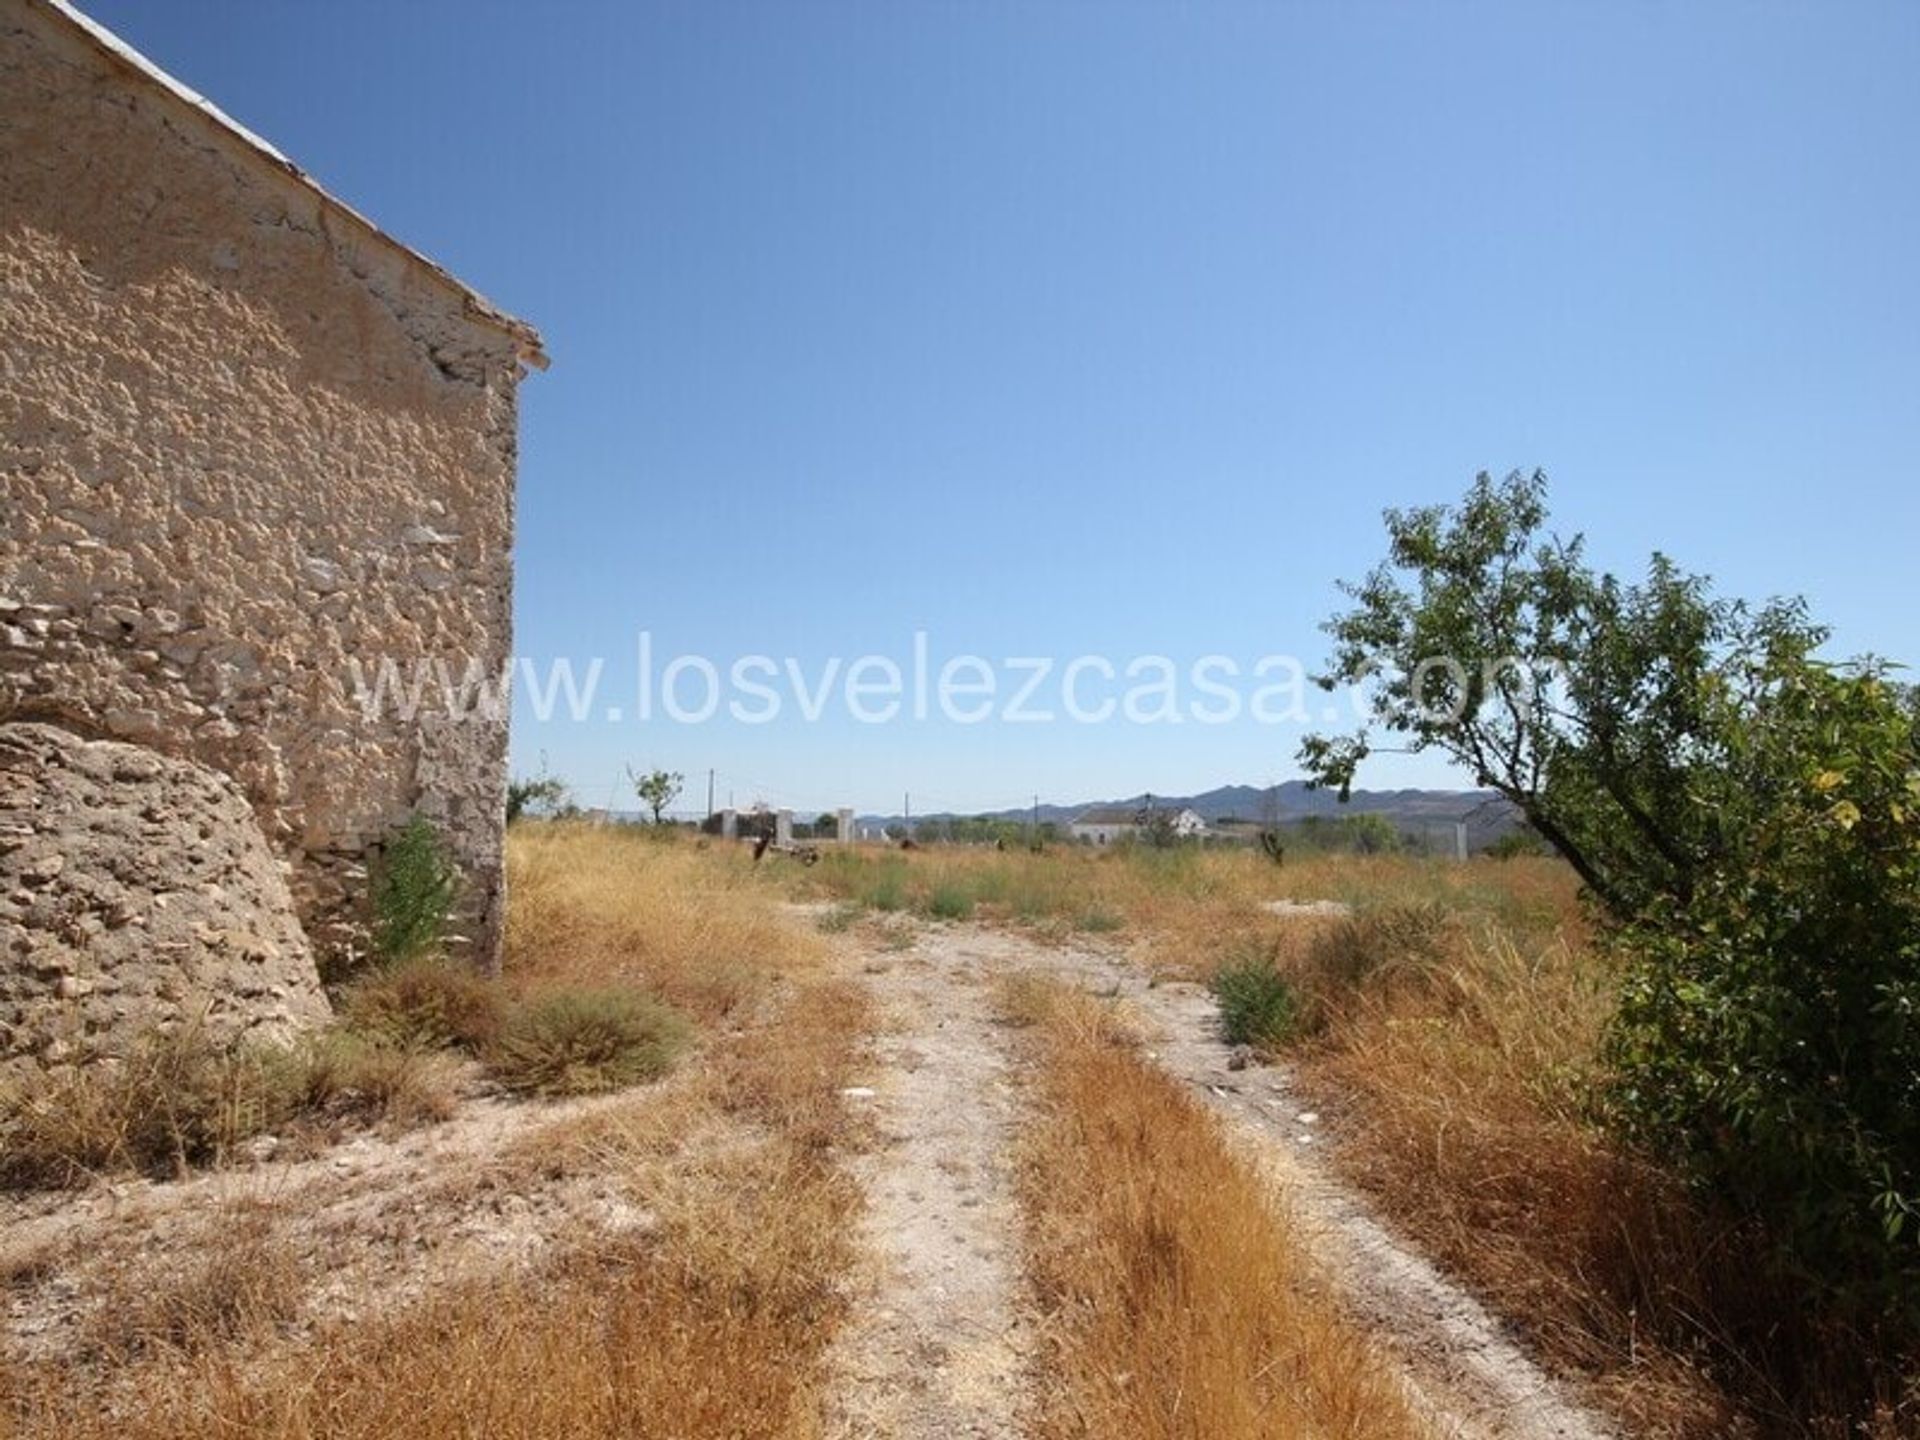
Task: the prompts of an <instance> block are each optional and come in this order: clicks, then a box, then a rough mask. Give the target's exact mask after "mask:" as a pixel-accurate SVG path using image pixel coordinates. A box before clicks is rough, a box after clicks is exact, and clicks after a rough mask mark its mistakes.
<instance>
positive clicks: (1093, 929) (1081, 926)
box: [1073, 905, 1127, 935]
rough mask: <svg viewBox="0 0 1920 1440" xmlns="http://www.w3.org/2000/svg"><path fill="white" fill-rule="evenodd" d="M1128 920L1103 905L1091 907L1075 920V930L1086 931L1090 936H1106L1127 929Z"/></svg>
mask: <svg viewBox="0 0 1920 1440" xmlns="http://www.w3.org/2000/svg"><path fill="white" fill-rule="evenodd" d="M1126 923H1127V922H1126V919H1125V917H1123V916H1122V915H1121V914H1120V913H1119V912H1118V911H1116V910H1109V909H1107V908H1106V907H1105V906H1102V905H1090V906H1088V907H1087V908H1086V909H1085V910H1082V911H1081V912H1080V914H1079V915H1078V916H1076V917H1075V918H1074V922H1073V928H1074V929H1076V930H1085V931H1087V932H1088V933H1090V934H1095V935H1104V934H1109V933H1111V932H1112V931H1115V930H1120V929H1123V928H1125V926H1126Z"/></svg>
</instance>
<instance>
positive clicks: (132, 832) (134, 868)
mask: <svg viewBox="0 0 1920 1440" xmlns="http://www.w3.org/2000/svg"><path fill="white" fill-rule="evenodd" d="M281 865H282V862H281V861H279V860H277V859H275V858H274V856H273V854H272V853H271V852H270V851H269V850H268V848H267V844H266V841H265V839H264V837H262V835H261V834H260V831H259V828H258V827H257V826H256V825H255V824H254V820H253V813H252V810H251V808H250V807H249V806H248V804H247V802H246V798H245V797H244V796H243V795H241V793H240V789H239V786H238V785H237V784H236V783H235V782H234V781H233V779H232V778H231V777H229V776H226V775H223V774H221V773H220V772H219V771H217V770H213V769H209V768H208V767H206V766H203V765H195V764H193V763H192V762H191V761H187V760H177V759H171V758H169V757H167V756H163V755H158V754H156V753H154V752H153V751H151V750H146V749H142V748H141V747H140V746H137V745H124V744H121V743H119V742H117V741H108V740H97V741H87V740H83V739H81V738H80V737H79V736H76V735H73V734H71V733H69V732H67V731H65V730H61V729H59V728H58V727H56V726H52V725H8V724H0V1077H4V1076H5V1075H6V1073H7V1072H8V1070H9V1068H10V1067H14V1066H18V1065H20V1064H23V1063H27V1062H33V1063H38V1064H42V1065H57V1064H64V1063H69V1062H83V1061H87V1060H90V1059H95V1058H101V1057H121V1056H125V1055H127V1054H128V1053H130V1051H131V1050H132V1048H133V1046H135V1045H136V1044H138V1043H139V1042H140V1040H141V1039H142V1038H143V1037H144V1036H146V1035H148V1034H150V1033H151V1032H153V1031H155V1030H161V1031H165V1030H170V1029H177V1028H179V1027H182V1026H197V1027H199V1028H201V1030H202V1031H203V1032H204V1033H205V1034H206V1035H207V1036H208V1038H210V1039H212V1040H213V1041H215V1042H216V1043H226V1042H230V1041H233V1040H238V1039H243V1038H246V1039H253V1038H269V1039H285V1038H288V1037H290V1036H291V1035H292V1034H293V1033H294V1032H296V1031H298V1030H300V1029H302V1028H305V1027H307V1026H310V1025H315V1024H318V1023H320V1022H321V1021H324V1020H325V1019H326V1018H327V1015H328V1013H329V1012H328V1006H327V998H326V995H325V994H324V993H323V992H322V991H321V988H320V976H319V973H318V971H316V969H315V968H314V963H313V951H312V948H311V947H310V946H309V945H308V943H307V937H306V935H305V934H304V933H303V932H302V930H301V927H300V923H299V921H298V919H297V918H296V917H295V915H294V912H293V903H292V898H291V897H290V896H289V894H288V892H287V883H286V880H285V878H284V877H283V876H282V875H281Z"/></svg>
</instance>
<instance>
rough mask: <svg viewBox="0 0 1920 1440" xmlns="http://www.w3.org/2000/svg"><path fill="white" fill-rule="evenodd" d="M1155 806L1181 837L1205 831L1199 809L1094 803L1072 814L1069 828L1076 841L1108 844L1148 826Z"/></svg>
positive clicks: (1130, 835)
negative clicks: (1148, 820)
mask: <svg viewBox="0 0 1920 1440" xmlns="http://www.w3.org/2000/svg"><path fill="white" fill-rule="evenodd" d="M1155 809H1159V810H1160V813H1161V814H1163V815H1166V816H1167V817H1168V818H1169V819H1170V820H1171V822H1172V824H1173V833H1174V834H1175V835H1178V836H1180V837H1181V838H1183V839H1184V838H1186V837H1187V836H1190V835H1204V834H1206V833H1207V822H1206V821H1205V820H1203V819H1201V818H1200V816H1199V813H1198V812H1196V811H1194V810H1190V809H1188V808H1187V807H1185V806H1182V807H1181V808H1180V809H1178V810H1173V809H1165V808H1161V807H1154V806H1147V805H1096V806H1094V807H1093V808H1092V809H1091V810H1082V811H1081V812H1080V813H1079V814H1078V815H1076V816H1074V817H1073V821H1072V823H1071V825H1070V826H1069V827H1068V828H1069V829H1070V831H1071V832H1072V834H1073V838H1074V839H1076V840H1084V841H1086V842H1087V843H1088V844H1090V845H1111V844H1113V842H1114V841H1116V840H1125V839H1128V838H1130V837H1132V836H1134V835H1137V834H1139V833H1140V831H1141V830H1143V829H1144V828H1145V827H1146V825H1147V817H1148V816H1149V815H1150V814H1152V813H1153V811H1154V810H1155Z"/></svg>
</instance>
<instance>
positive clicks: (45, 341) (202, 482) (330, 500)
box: [0, 0, 519, 962]
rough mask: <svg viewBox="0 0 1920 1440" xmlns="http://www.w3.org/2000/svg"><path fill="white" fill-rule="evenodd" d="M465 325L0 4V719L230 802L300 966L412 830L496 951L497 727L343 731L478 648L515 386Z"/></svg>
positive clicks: (498, 355) (436, 283)
mask: <svg viewBox="0 0 1920 1440" xmlns="http://www.w3.org/2000/svg"><path fill="white" fill-rule="evenodd" d="M463 301H464V297H463V295H462V293H461V292H460V291H459V290H458V289H457V287H455V286H453V285H450V284H449V283H447V282H446V280H445V279H444V278H440V277H436V276H435V275H434V274H433V272H432V271H431V270H430V269H428V267H426V266H424V265H423V264H421V263H420V262H418V261H417V260H412V259H410V258H409V257H407V256H406V255H405V254H404V253H402V252H400V251H398V250H397V249H396V248H395V247H393V246H391V245H388V244H385V243H383V242H382V241H380V239H379V238H378V237H377V236H374V235H371V234H369V233H368V232H367V231H366V230H365V228H364V227H362V226H359V225H356V224H354V223H351V222H350V220H349V219H347V218H343V217H342V216H341V215H340V213H339V212H338V211H337V210H333V209H330V208H329V207H328V206H327V205H326V203H325V201H324V200H323V199H322V198H321V197H320V196H319V195H317V194H316V193H315V192H314V191H313V190H312V189H310V188H309V187H307V186H306V185H304V184H302V183H300V181H298V180H297V179H296V178H294V177H292V176H290V175H288V174H286V173H285V172H284V171H280V170H278V169H276V168H275V167H274V165H273V164H272V162H271V161H270V160H267V159H266V158H264V157H261V156H259V155H258V154H256V153H254V152H252V151H250V150H249V149H247V147H246V146H245V145H244V144H242V143H239V142H237V141H236V140H235V139H234V137H232V136H231V135H230V134H228V133H227V132H226V131H225V130H224V129H223V127H221V126H220V125H219V124H218V123H217V122H214V121H213V120H211V119H210V118H208V117H206V116H205V115H203V114H201V113H200V112H198V111H197V110H195V109H194V108H193V107H192V106H190V105H187V104H184V103H181V102H180V101H178V99H177V98H176V97H173V96H171V95H168V94H166V93H164V92H162V91H159V90H158V89H156V88H154V87H152V86H150V85H146V84H143V83H141V82H140V81H138V80H136V79H132V78H130V76H129V74H128V73H127V71H126V68H125V66H124V64H123V63H122V62H119V61H117V60H115V59H113V58H110V57H107V56H104V55H102V54H100V53H99V52H98V51H97V50H95V49H93V48H91V47H89V46H88V45H87V44H86V43H85V41H84V38H83V37H80V36H77V35H75V34H72V33H69V31H68V30H67V29H66V28H65V27H64V26H63V25H62V24H60V23H58V22H57V21H56V20H53V19H49V17H48V16H47V14H46V12H45V11H44V9H43V8H42V7H39V6H36V5H33V4H31V3H29V0H0V487H3V488H0V507H3V508H0V720H4V719H8V718H12V719H21V720H51V721H54V722H56V723H59V724H62V725H65V726H67V727H68V728H70V729H72V730H75V731H77V732H79V733H81V734H83V735H91V736H95V737H100V738H112V739H117V740H126V741H132V742H136V743H138V744H141V745H144V746H148V747H150V748H152V749H155V750H158V751H161V752H165V753H169V754H176V755H179V756H182V757H185V758H189V759H192V760H195V761H198V762H200V763H203V764H206V765H210V766H212V767H213V768H215V769H218V770H220V771H223V772H224V773H226V774H228V775H231V776H232V777H234V779H236V780H237V781H238V782H239V783H240V785H241V786H242V788H243V790H244V791H245V793H246V795H247V797H248V799H249V800H250V801H251V803H252V805H253V808H254V811H255V813H256V815H257V816H258V819H259V822H260V824H261V826H262V828H263V830H264V831H265V833H266V835H267V837H268V839H269V842H270V843H271V844H272V845H273V846H274V848H275V850H276V851H277V852H278V853H279V854H280V855H281V856H282V858H283V859H285V860H287V861H289V862H290V864H291V881H292V886H293V892H294V896H295V900H296V904H297V905H298V908H299V910H300V914H301V918H302V921H303V923H304V924H305V925H306V927H307V930H308V933H309V935H310V936H311V937H312V939H313V941H314V943H315V946H316V949H318V950H319V951H320V952H321V953H322V954H323V955H327V954H337V953H338V952H339V951H341V950H342V949H343V948H346V947H350V946H353V945H355V944H356V936H357V935H358V934H359V933H360V932H359V931H357V930H356V919H355V917H356V915H358V914H360V913H361V910H362V907H363V906H364V899H365V888H366V887H365V880H366V874H365V864H366V861H367V859H368V856H369V852H370V850H371V849H372V848H373V847H376V846H377V845H378V843H379V842H380V841H381V840H382V839H383V838H384V837H385V836H387V835H388V834H389V833H391V831H392V829H393V827H395V826H396V825H397V824H398V823H400V822H401V821H402V820H404V818H405V817H406V816H407V814H408V813H409V812H411V811H413V810H415V809H419V810H421V811H422V812H424V813H426V814H427V815H428V816H430V817H431V818H433V819H434V820H435V821H436V822H437V823H439V824H440V825H441V827H442V828H443V831H444V832H445V833H446V834H447V836H448V837H449V839H450V840H451V842H452V844H453V846H454V849H455V851H456V853H457V855H458V858H459V859H460V861H461V863H462V865H463V867H464V868H465V870H466V872H467V874H468V876H469V877H470V880H471V913H470V915H469V916H468V921H469V924H468V926H467V934H468V938H469V939H470V940H471V942H472V943H473V944H474V945H475V947H476V949H477V953H478V955H479V957H480V958H481V959H483V960H485V961H488V962H491V960H492V959H493V958H494V956H495V955H496V953H497V943H498V934H499V922H500V911H501V906H502V903H503V897H502V855H501V843H502V826H503V806H504V786H505V754H506V722H505V717H504V715H498V714H496V715H493V716H473V717H470V718H465V719H459V720H451V719H449V718H447V717H446V716H445V714H444V713H441V714H438V715H428V716H425V717H421V718H416V719H414V720H407V719H404V718H402V717H400V716H398V715H397V714H395V713H393V710H392V708H389V709H388V710H387V712H386V713H384V714H382V715H380V716H379V717H377V718H373V719H369V718H367V717H366V716H365V715H363V713H362V707H361V706H360V704H359V703H358V702H357V700H356V697H355V694H354V690H353V685H352V670H351V668H350V662H351V661H354V660H356V659H357V660H358V661H360V662H361V664H362V665H363V666H364V667H365V670H366V673H368V674H371V673H372V671H373V669H374V667H376V666H377V665H378V664H379V663H380V662H381V661H382V660H386V659H390V660H392V661H394V662H396V663H397V664H398V665H400V666H401V667H403V669H404V668H405V667H408V666H409V665H411V664H413V663H414V662H420V661H431V662H439V663H443V664H445V665H447V666H449V667H450V669H451V672H452V673H453V674H455V675H458V674H460V673H461V672H462V671H463V670H464V668H465V667H466V666H467V665H468V664H470V663H474V664H478V665H479V666H482V667H485V669H486V670H487V671H488V672H490V673H492V674H493V675H495V676H497V675H498V674H499V673H500V672H501V670H502V668H503V666H504V665H505V663H506V660H507V656H508V654H509V647H510V625H511V608H510V599H511V593H510V592H511V571H510V547H511V543H512V502H513V481H514V464H515V409H514V402H515V387H516V383H517V380H518V376H519V367H518V361H517V354H516V344H515V341H514V338H513V337H512V336H511V335H510V334H509V333H507V332H506V331H505V330H504V329H502V328H499V327H497V326H493V325H489V324H486V323H483V322H482V321H480V320H477V319H475V318H474V317H473V315H472V314H471V312H470V311H469V310H468V309H467V308H466V307H465V305H464V303H463ZM436 704H437V701H436Z"/></svg>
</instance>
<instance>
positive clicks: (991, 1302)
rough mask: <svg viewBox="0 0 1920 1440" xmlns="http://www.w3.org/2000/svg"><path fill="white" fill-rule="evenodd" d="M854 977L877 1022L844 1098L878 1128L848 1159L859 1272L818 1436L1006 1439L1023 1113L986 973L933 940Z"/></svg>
mask: <svg viewBox="0 0 1920 1440" xmlns="http://www.w3.org/2000/svg"><path fill="white" fill-rule="evenodd" d="M865 969H866V973H865V979H866V981H867V983H868V985H869V986H870V987H871V989H872V992H873V994H874V997H875V998H876V1000H877V1001H878V1002H879V1004H880V1007H881V1010H882V1013H883V1017H884V1018H883V1022H882V1025H883V1028H882V1033H881V1038H880V1040H879V1043H878V1044H877V1046H876V1048H875V1053H874V1057H873V1064H872V1067H871V1073H870V1075H869V1076H868V1077H866V1078H864V1079H863V1081H862V1082H861V1084H860V1086H858V1087H857V1088H856V1091H855V1092H854V1093H855V1098H856V1099H857V1100H858V1101H860V1102H863V1103H865V1104H868V1105H871V1106H872V1107H873V1110H874V1119H875V1122H876V1128H877V1130H878V1132H879V1134H878V1140H877V1144H876V1145H875V1146H874V1148H873V1150H872V1151H871V1152H870V1153H868V1154H867V1155H865V1156H863V1157H862V1158H861V1159H860V1160H859V1161H858V1162H857V1163H856V1166H855V1171H856V1175H857V1177H858V1178H859V1180H860V1182H861V1184H862V1186H863V1188H864V1189H865V1191H866V1194H867V1201H868V1204H867V1210H866V1213H865V1215H864V1217H863V1222H862V1223H863V1236H862V1239H863V1241H864V1245H865V1249H866V1252H867V1254H868V1255H869V1256H871V1257H872V1260H873V1269H872V1272H871V1273H870V1274H869V1275H867V1276H865V1277H862V1278H863V1282H864V1284H863V1288H864V1290H865V1292H866V1293H864V1294H863V1295H861V1296H860V1297H859V1298H858V1299H857V1300H856V1303H855V1309H854V1314H853V1317H852V1319H851V1320H850V1321H849V1323H848V1325H847V1327H846V1329H845V1330H844V1331H843V1332H842V1335H841V1338H840V1341H839V1342H838V1345H837V1347H836V1352H835V1354H834V1356H833V1359H832V1369H833V1382H832V1383H831V1385H830V1387H829V1394H830V1397H831V1398H830V1400H829V1403H828V1414H827V1433H828V1435H829V1436H832V1437H836V1440H855V1437H860V1440H866V1437H879V1436H885V1437H889V1440H958V1437H983V1440H1013V1437H1015V1436H1018V1435H1019V1434H1020V1433H1021V1427H1020V1425H1019V1417H1020V1414H1021V1412H1022V1410H1023V1409H1024V1407H1025V1395H1026V1390H1027V1373H1026V1355H1027V1351H1028V1338H1027V1330H1026V1317H1025V1314H1024V1310H1023V1306H1022V1299H1023V1297H1022V1293H1021V1285H1022V1281H1021V1273H1020V1241H1019V1235H1020V1226H1019V1213H1018V1210H1017V1208H1016V1203H1015V1199H1014V1183H1013V1181H1014V1177H1013V1172H1012V1164H1013V1160H1012V1156H1013V1149H1014V1145H1013V1139H1014V1135H1015V1132H1016V1130H1017V1128H1018V1125H1019V1123H1020V1118H1021V1116H1020V1111H1019V1105H1018V1097H1017V1094H1016V1091H1015V1089H1014V1083H1013V1077H1012V1076H1011V1074H1010V1072H1009V1064H1008V1059H1007V1052H1006V1045H1005V1038H1004V1035H1003V1032H1002V1031H1001V1030H1000V1028H999V1027H998V1026H997V1025H995V1023H994V1021H993V1014H992V1003H993V999H992V994H991V992H990V990H989V988H988V980H989V978H990V977H989V973H988V971H987V970H986V968H985V967H984V966H983V965H982V964H981V963H980V962H978V961H976V960H975V959H974V958H973V957H972V956H971V955H970V954H969V953H967V952H966V951H965V950H964V948H958V947H954V946H951V945H948V944H946V943H943V942H942V940H941V939H939V938H937V935H936V934H932V933H930V934H929V935H928V936H926V937H925V938H924V939H923V940H922V941H921V943H920V945H919V946H918V947H917V948H916V950H915V951H914V952H913V953H908V954H899V955H884V956H882V955H874V956H871V957H870V958H868V959H867V960H866V963H865ZM868 1091H871V1094H867V1093H866V1092H868Z"/></svg>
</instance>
